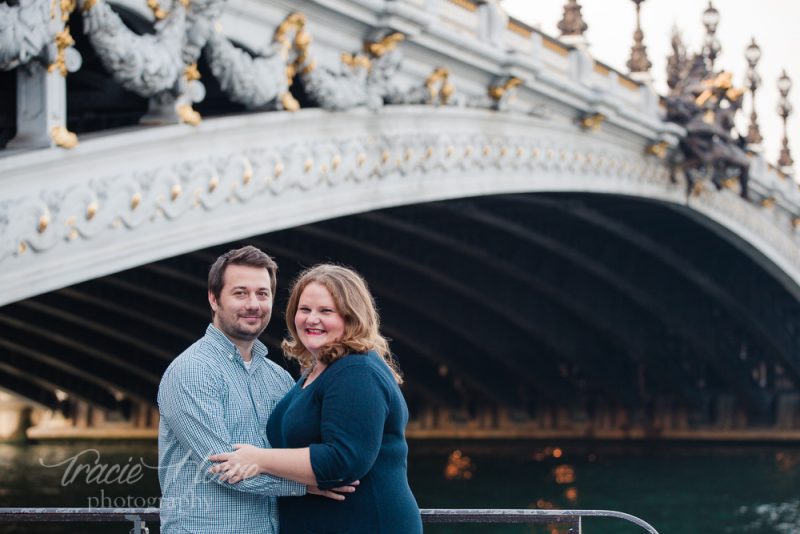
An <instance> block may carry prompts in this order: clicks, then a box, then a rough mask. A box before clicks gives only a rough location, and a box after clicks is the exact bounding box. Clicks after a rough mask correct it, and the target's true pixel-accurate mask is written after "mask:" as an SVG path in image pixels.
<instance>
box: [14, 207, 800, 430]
mask: <svg viewBox="0 0 800 534" xmlns="http://www.w3.org/2000/svg"><path fill="white" fill-rule="evenodd" d="M683 210H684V208H682V207H680V206H675V205H667V204H664V203H660V202H655V201H647V200H642V199H634V198H630V197H620V196H610V195H578V194H528V195H504V196H485V197H476V198H467V199H459V200H450V201H443V202H436V203H429V204H419V205H413V206H405V207H399V208H391V209H385V210H381V211H373V212H369V213H363V214H359V215H353V216H348V217H342V218H338V219H333V220H328V221H323V222H319V223H314V224H309V225H305V226H301V227H297V228H292V229H289V230H283V231H279V232H273V233H270V234H266V235H260V236H254V237H252V238H250V239H246V240H243V241H241V242H236V243H228V244H224V245H220V246H216V247H212V248H209V249H205V250H200V251H196V252H193V253H189V254H184V255H182V256H177V257H173V258H170V259H166V260H163V261H159V262H157V263H153V264H150V265H146V266H143V267H139V268H135V269H131V270H128V271H124V272H120V273H117V274H113V275H110V276H106V277H103V278H100V279H96V280H92V281H89V282H85V283H81V284H78V285H75V286H72V287H68V288H64V289H61V290H57V291H54V292H51V293H48V294H44V295H40V296H37V297H34V298H30V299H27V300H23V301H19V302H16V303H13V304H10V305H7V306H5V307H2V308H0V352H2V354H3V358H2V363H0V368H2V371H3V372H2V373H0V377H2V383H0V387H1V388H4V389H7V390H10V391H14V392H17V393H19V394H20V395H22V396H25V397H27V398H30V399H32V400H35V401H37V402H39V403H42V404H45V405H49V406H54V407H55V406H58V405H59V403H60V402H61V401H59V399H58V398H57V397H56V395H55V393H54V392H55V391H56V390H61V391H63V392H65V393H67V394H68V395H69V397H70V398H71V399H80V400H82V401H85V402H86V403H89V404H90V405H93V406H97V407H100V408H102V409H105V410H109V411H122V412H129V411H130V409H131V405H148V404H150V405H152V404H154V402H155V394H156V389H157V387H158V381H159V378H160V375H161V372H162V371H163V370H164V368H165V367H166V366H167V365H168V363H169V362H170V361H171V359H172V358H173V357H174V356H175V355H176V354H178V353H179V352H181V351H182V350H183V348H185V347H186V346H187V345H189V344H190V343H191V342H192V341H193V340H194V339H196V338H197V337H198V336H200V335H201V334H202V332H203V329H204V327H205V324H206V323H207V322H208V319H209V314H208V304H207V301H206V295H205V288H206V275H207V270H208V266H209V264H210V263H211V262H212V261H213V260H214V259H215V258H216V256H217V255H219V254H220V253H222V252H224V251H226V250H228V249H229V248H232V247H234V246H237V245H239V244H243V243H249V244H254V245H256V246H258V247H260V248H262V249H264V250H265V251H267V252H268V253H270V254H271V255H273V256H274V257H276V259H277V260H278V263H279V265H280V273H279V280H278V285H279V292H278V295H279V297H278V301H277V303H276V309H277V310H281V309H283V308H284V306H285V301H286V297H287V288H288V286H289V284H290V281H291V280H292V278H293V277H294V276H295V274H296V273H297V272H298V271H299V270H300V269H302V268H303V267H306V266H310V265H312V264H315V263H317V262H321V261H334V262H337V263H342V264H347V265H351V266H353V267H355V268H356V269H357V270H359V271H360V272H361V273H363V275H364V276H365V277H366V279H367V281H368V282H369V284H370V286H371V288H372V290H373V292H374V294H375V296H376V299H377V301H378V304H379V307H380V311H381V315H382V318H383V329H384V332H385V334H386V335H388V336H389V337H390V338H391V339H392V347H393V350H394V352H395V354H396V357H397V359H398V360H399V363H400V366H401V368H402V369H403V371H404V373H405V375H406V386H405V390H406V395H407V398H408V400H409V404H410V406H411V409H412V417H415V418H416V420H417V423H416V424H417V425H418V426H420V427H426V426H427V427H429V428H435V427H441V426H442V425H444V426H447V425H450V424H451V423H453V422H454V421H455V423H453V424H457V423H458V421H468V420H475V419H476V417H479V413H478V412H481V413H489V414H493V415H491V417H490V419H492V418H493V422H492V423H488V424H490V425H495V426H496V425H498V424H502V423H498V421H497V419H498V417H499V418H500V419H503V418H504V417H506V416H508V418H509V420H510V421H525V420H533V419H536V420H541V418H542V417H543V415H542V414H551V416H552V417H551V419H550V420H551V421H555V419H553V417H555V416H554V415H553V414H558V413H561V414H562V416H561V417H560V419H559V421H558V423H557V424H559V425H563V424H565V422H568V421H573V422H581V421H583V422H585V421H592V420H597V419H598V418H600V417H605V416H603V414H609V415H608V416H607V417H606V419H608V418H610V419H613V421H610V422H608V421H607V424H609V425H611V426H616V427H620V426H624V425H628V424H631V423H636V422H637V421H639V422H644V424H645V425H646V426H650V427H657V426H659V425H663V424H666V423H664V421H663V418H665V417H669V418H671V421H672V422H671V423H670V424H672V425H677V426H681V425H683V426H685V425H689V426H691V425H692V424H701V425H702V424H706V423H708V424H714V425H737V424H744V425H746V426H753V425H755V426H758V425H767V426H774V425H775V424H777V423H776V421H778V420H779V419H780V418H781V417H783V415H782V410H783V409H784V407H785V406H784V405H786V404H787V402H789V403H791V402H792V400H791V399H793V398H794V397H792V396H791V395H792V394H793V393H792V392H794V391H795V388H796V384H798V383H800V382H799V381H798V378H800V350H799V349H798V347H799V345H798V339H799V336H800V333H799V332H798V331H797V330H798V327H797V325H798V324H800V321H799V319H800V304H799V303H798V298H797V295H793V294H791V292H790V290H787V289H786V287H788V284H784V281H782V280H781V278H780V275H779V274H777V273H772V272H769V271H767V270H765V268H764V267H763V263H759V261H758V257H757V254H756V253H755V252H753V251H752V250H743V249H742V248H741V245H739V244H737V242H736V241H735V240H733V239H729V238H728V237H727V236H726V234H725V233H724V232H721V231H719V230H718V229H715V228H713V227H712V226H711V225H710V223H708V222H704V221H700V220H697V219H695V218H692V217H690V216H687V213H686V212H684V211H683ZM284 331H285V326H284V320H283V317H282V315H281V314H280V313H276V314H275V316H274V317H273V321H272V323H271V324H270V326H269V328H268V329H267V331H266V332H265V334H264V336H263V340H264V341H265V342H266V343H267V345H268V346H269V347H270V353H271V357H272V358H274V359H275V360H276V361H278V362H279V363H281V364H286V362H285V361H284V360H283V358H282V356H281V353H280V350H279V348H278V345H279V342H280V339H281V338H282V335H283V333H284ZM294 371H296V369H294ZM61 398H62V400H63V395H61ZM787 398H788V399H789V400H788V401H787ZM441 414H448V417H447V418H446V419H448V421H444V422H443V421H442V417H441ZM498 414H500V415H498ZM563 414H567V415H566V416H564V415H563ZM548 417H550V416H548ZM537 418H538V419H537ZM553 424H556V423H553ZM788 424H790V425H791V424H792V423H791V422H790V423H788Z"/></svg>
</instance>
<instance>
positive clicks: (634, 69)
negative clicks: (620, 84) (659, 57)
mask: <svg viewBox="0 0 800 534" xmlns="http://www.w3.org/2000/svg"><path fill="white" fill-rule="evenodd" d="M642 2H644V0H633V3H634V4H636V31H634V32H633V46H632V47H631V58H630V59H629V60H628V63H627V65H628V69H630V71H631V73H647V72H648V71H649V70H650V67H652V66H653V64H652V63H650V60H649V59H647V47H646V46H644V32H643V31H642V24H641V17H640V8H641V4H642Z"/></svg>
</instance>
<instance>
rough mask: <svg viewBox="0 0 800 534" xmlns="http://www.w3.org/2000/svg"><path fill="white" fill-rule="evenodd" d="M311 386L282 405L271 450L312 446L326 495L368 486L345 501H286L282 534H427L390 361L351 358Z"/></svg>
mask: <svg viewBox="0 0 800 534" xmlns="http://www.w3.org/2000/svg"><path fill="white" fill-rule="evenodd" d="M304 384H305V378H301V379H300V380H299V381H298V382H297V383H296V384H295V385H294V387H293V388H292V389H291V390H289V392H288V393H287V394H286V396H285V397H284V398H283V399H282V400H281V401H280V402H279V403H278V405H277V406H275V409H274V410H273V412H272V415H271V416H270V419H269V423H268V424H267V436H268V438H269V441H270V443H271V445H272V446H273V447H280V448H284V447H291V448H294V447H310V450H311V467H312V469H313V470H314V474H315V475H316V478H317V482H318V484H319V487H320V488H322V489H331V488H334V487H337V486H341V485H343V484H345V483H348V482H352V481H354V480H360V481H361V485H360V486H358V489H357V490H356V492H355V493H352V494H348V495H347V498H346V500H345V501H344V502H340V501H333V500H331V499H326V498H324V497H319V496H317V495H306V496H305V497H295V498H292V499H289V498H286V499H284V498H279V499H278V506H279V510H280V529H281V533H282V534H294V533H299V532H320V533H321V532H325V533H348V534H361V533H363V534H376V533H382V534H392V533H397V534H415V533H421V532H422V521H421V520H420V515H419V507H418V506H417V502H416V500H415V499H414V496H413V495H412V493H411V489H410V488H409V486H408V476H407V457H408V445H407V443H406V439H405V427H406V423H407V422H408V407H407V406H406V402H405V400H404V399H403V394H402V393H401V392H400V388H399V387H398V386H397V383H396V382H395V381H394V377H393V376H392V373H391V371H390V370H389V368H388V366H387V365H386V363H385V362H384V361H383V359H382V358H381V357H380V356H379V355H378V354H376V353H374V352H370V353H367V354H351V355H348V356H345V357H344V358H341V359H340V360H337V361H335V362H333V363H332V364H330V365H329V366H328V368H327V369H325V371H324V372H323V373H322V374H321V375H320V376H319V377H317V379H316V380H314V381H313V382H312V383H311V384H309V385H308V387H307V388H305V389H304V388H303V385H304Z"/></svg>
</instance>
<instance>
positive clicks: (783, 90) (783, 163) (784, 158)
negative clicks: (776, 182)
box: [778, 69, 794, 174]
mask: <svg viewBox="0 0 800 534" xmlns="http://www.w3.org/2000/svg"><path fill="white" fill-rule="evenodd" d="M791 88H792V80H791V79H790V78H789V76H788V75H787V74H786V70H785V69H784V71H783V73H782V74H781V77H780V78H778V91H779V92H780V94H781V99H780V102H778V115H780V116H781V119H783V143H782V144H783V147H782V148H781V154H780V157H779V158H778V167H780V169H781V172H783V173H784V174H793V171H794V169H793V168H792V165H793V164H794V160H792V154H791V152H790V151H789V137H788V135H787V130H786V120H787V119H788V118H789V115H791V114H792V104H791V103H790V102H789V91H790V90H791Z"/></svg>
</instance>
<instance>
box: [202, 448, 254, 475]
mask: <svg viewBox="0 0 800 534" xmlns="http://www.w3.org/2000/svg"><path fill="white" fill-rule="evenodd" d="M233 448H234V452H223V453H220V454H215V455H213V456H210V457H209V458H208V459H209V460H211V461H212V462H217V464H216V465H214V466H213V467H212V468H211V469H209V471H208V472H209V473H212V474H216V473H221V474H220V476H219V480H220V481H222V482H229V483H230V484H235V483H237V482H239V481H241V480H244V479H246V478H250V477H254V476H256V475H258V474H260V473H261V469H260V468H259V465H258V460H259V454H260V453H262V452H264V449H259V448H258V447H255V446H253V445H247V444H244V443H234V444H233Z"/></svg>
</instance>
